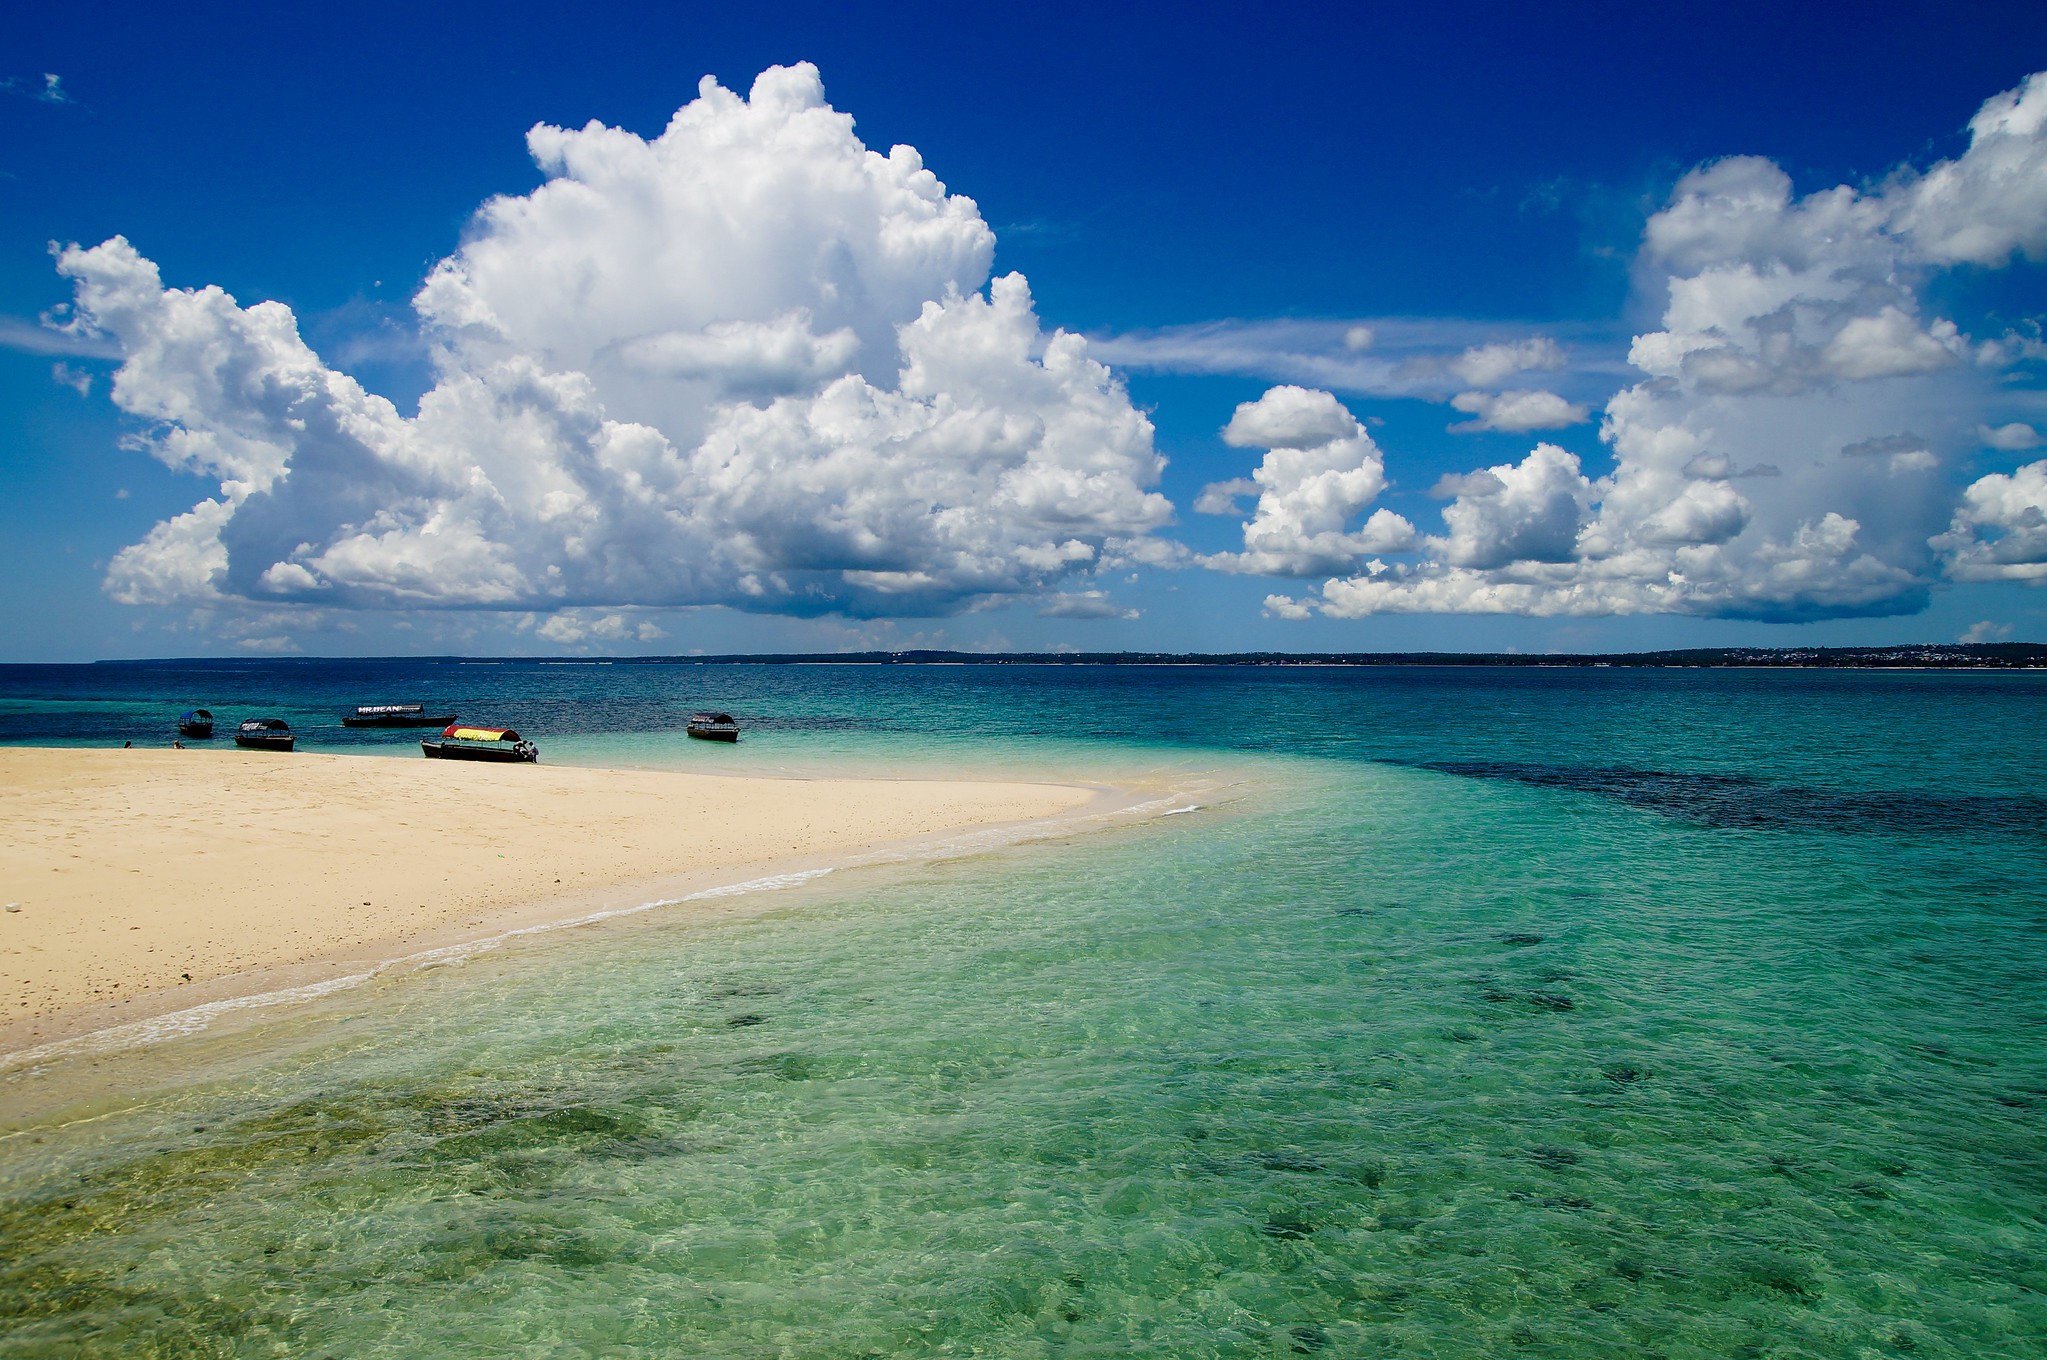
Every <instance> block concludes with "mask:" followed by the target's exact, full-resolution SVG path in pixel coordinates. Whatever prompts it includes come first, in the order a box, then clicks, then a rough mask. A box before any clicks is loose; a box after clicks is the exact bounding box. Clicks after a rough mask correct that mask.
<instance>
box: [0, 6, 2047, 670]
mask: <svg viewBox="0 0 2047 1360" xmlns="http://www.w3.org/2000/svg"><path fill="white" fill-rule="evenodd" d="M1785 10H1786V7H1775V6H1773V7H1765V6H1725V7H1715V9H1714V11H1713V12H1712V13H1711V14H1696V13H1676V12H1672V11H1670V10H1669V9H1668V8H1667V7H1649V6H1642V7H1629V6H1581V7H1575V8H1574V9H1573V10H1572V11H1571V12H1570V13H1568V14H1557V13H1545V12H1541V11H1538V10H1531V9H1529V8H1528V7H1525V6H1506V5H1469V6H1457V7H1430V8H1429V10H1428V12H1427V13H1421V12H1418V11H1405V10H1393V9H1384V10H1370V9H1359V8H1356V7H1344V8H1334V7H1332V8H1329V9H1326V10H1317V9H1309V8H1295V9H1290V10H1271V9H1252V8H1248V7H1245V8H1237V7H1228V8H1225V7H1215V8H1212V9H1209V10H1206V11H1204V10H1200V9H1196V8H1191V7H1186V6H1175V7H1164V6H1158V7H1125V8H1122V9H1119V10H1117V11H1115V12H1114V13H1109V14H1104V13H1099V12H1095V11H1093V10H1090V9H1086V8H1082V7H1074V8H1071V9H1046V10H1033V11H1010V12H987V13H979V12H976V13H967V12H964V11H962V10H961V9H960V8H959V7H955V6H944V7H940V6H926V7H916V6H896V7H892V8H891V9H890V10H889V11H887V12H886V13H878V12H868V13H860V12H854V11H847V10H844V9H843V8H842V7H804V6H800V5H797V6H787V5H785V6H779V7H776V8H774V9H773V10H771V11H760V12H758V13H756V14H741V13H736V12H734V10H733V8H732V7H723V6H721V7H693V6H684V5H671V6H636V7H629V6H606V7H601V8H599V9H598V10H596V11H595V12H593V13H589V14H578V15H574V16H570V15H567V14H565V13H564V12H562V11H560V10H559V9H558V8H554V7H546V8H543V7H530V8H526V9H523V10H522V9H521V8H520V7H517V6H494V7H488V8H486V7H480V6H479V7H469V8H461V7H457V8H450V9H428V8H427V7H407V8H399V7H395V6H376V5H371V6H364V7H358V8H354V9H352V10H350V11H349V13H348V15H347V16H346V18H345V19H344V18H341V17H339V16H336V15H334V14H313V13H305V14H300V13H291V12H285V11H281V10H278V9H276V8H274V7H257V6H233V7H229V6H213V7H207V8H206V9H205V10H204V12H203V13H202V14H200V15H199V16H197V17H193V16H190V15H179V14H165V13H162V12H160V10H159V7H148V8H144V7H139V6H138V7H126V6H92V5H86V6H79V7H73V8H70V9H66V10H64V11H63V12H61V13H58V12H54V11H53V12H50V13H47V14H37V13H23V12H19V11H18V9H17V11H16V12H10V13H9V14H8V15H7V16H6V17H4V18H0V63H4V69H0V80H4V81H5V82H6V88H5V91H4V92H0V466H4V469H5V471H6V474H7V478H8V483H9V485H10V487H11V488H12V490H13V492H14V494H13V495H11V496H9V497H8V498H7V500H6V503H5V506H4V508H0V516H4V517H5V521H4V527H0V568H4V573H0V581H4V584H0V591H4V592H5V593H6V598H4V599H0V608H4V609H5V610H6V613H7V616H8V617H9V618H10V620H11V623H10V626H9V628H8V629H7V630H6V631H5V634H4V635H0V659H5V660H23V661H26V660H77V659H88V658H93V657H103V656H151V655H156V656H161V655H232V654H239V653H247V652H265V651H277V650H290V649H296V650H302V651H305V652H309V653H314V654H344V653H371V654H382V653H405V652H444V651H464V652H553V651H576V650H591V649H594V650H601V651H620V652H685V651H693V650H706V651H725V650H756V649H759V650H785V649H801V650H811V649H820V650H824V649H833V648H839V647H856V646H862V647H864V646H918V645H926V646H960V647H1013V648H1033V649H1035V648H1053V647H1079V648H1082V649H1089V650H1095V649H1119V648H1136V649H1167V650H1235V649H1241V648H1260V649H1264V648H1271V649H1279V650H1288V649H1324V648H1342V649H1347V650H1381V649H1410V648H1436V647H1441V648H1458V649H1495V648H1500V649H1504V648H1515V649H1520V650H1526V651H1541V650H1550V649H1558V648H1563V649H1595V648H1596V649H1615V650H1625V649H1633V648H1642V647H1655V646H1669V645H1723V644H1730V643H1764V644H1773V645H1801V644H1812V643H1849V642H1863V641H1888V640H1894V639H1899V638H1917V639H1932V640H1952V639H1956V638H1960V637H1963V636H1965V635H1967V636H1970V637H1972V638H1978V639H2000V638H2019V639H2040V638H2042V637H2047V592H2043V591H2042V589H2041V588H2040V587H2039V585H2037V584H2033V583H2036V582H2039V581H2041V580H2043V579H2047V569H2043V568H2042V567H2041V565H2040V564H2041V563H2042V562H2043V561H2047V532H2043V531H2042V530H2041V528H2040V526H2041V523H2042V520H2041V515H2042V512H2043V507H2042V505H2041V497H2042V494H2043V491H2047V464H2043V458H2047V455H2043V452H2042V448H2041V445H2040V439H2039V434H2040V432H2042V431H2047V404H2043V401H2042V398H2041V395H2040V393H2041V390H2042V378H2043V376H2047V373H2043V367H2047V365H2043V359H2047V351H2043V350H2042V349H2041V346H2040V332H2039V324H2038V318H2039V317H2041V316H2042V314H2043V313H2047V269H2043V268H2042V265H2041V263H2040V260H2041V259H2042V258H2043V254H2042V252H2043V250H2047V225H2043V224H2047V152H2043V151H2042V149H2041V143H2042V141H2043V139H2047V134H2042V132H2041V130H2040V128H2039V126H2038V123H2039V119H2038V118H2037V116H2036V114H2035V110H2036V109H2037V107H2039V103H2040V101H2047V81H2043V82H2042V83H2041V85H2040V87H2039V89H2038V90H2037V91H2032V92H2031V94H2032V98H2029V93H2028V92H2029V88H2030V87H2028V86H2027V85H2026V81H2027V79H2028V77H2029V76H2031V75H2032V74H2033V73H2034V72H2035V71H2038V70H2041V69H2043V68H2047V12H2043V11H2041V10H2040V8H2039V7H2038V6H2026V5H2017V4H2011V5H2004V4H1993V5H1952V4H1950V5H1942V6H1932V5H1926V6H1917V7H1912V6H1887V7H1885V9H1884V11H1883V14H1882V17H1874V12H1873V11H1871V10H1869V9H1868V8H1867V7H1852V8H1851V7H1847V6H1812V7H1804V8H1799V9H1798V10H1797V11H1796V12H1795V13H1788V12H1785ZM806 62H807V63H811V64H813V65H814V67H815V69H816V74H815V77H811V76H808V75H806V74H804V73H803V72H802V69H801V68H797V64H798V63H806ZM774 67H782V68H785V72H784V75H783V76H781V77H777V78H775V79H772V80H770V81H769V82H767V83H766V84H764V85H762V86H760V87H756V86H755V81H756V77H758V76H760V75H761V73H762V72H764V71H768V70H770V68H774ZM791 69H793V70H795V71H796V74H793V75H791V74H789V71H790V70H791ZM706 75H709V76H713V77H715V78H716V81H717V82H718V84H719V85H720V86H721V87H722V89H723V92H724V93H722V94H720V95H718V96H717V97H715V98H713V97H710V96H701V97H700V92H699V80H700V78H702V77H704V76H706ZM53 76H54V77H55V83H54V84H53V83H52V81H51V77H53ZM750 92H751V99H750V100H749V94H750ZM2001 97H2002V98H2004V99H2006V101H2007V105H2008V107H2006V106H1997V107H1995V108H1993V107H1988V106H1991V105H1996V101H1997V100H1999V99H2000V98H2001ZM692 101H699V103H698V109H699V113H700V115H701V116H700V117H699V118H698V119H697V121H696V122H695V123H692V124H691V125H690V127H689V128H688V129H685V134H686V135H685V134H678V135H677V136H676V137H675V138H674V139H669V140H663V141H662V142H660V143H656V150H655V151H653V152H650V151H649V150H648V147H647V145H646V144H647V143H655V139H658V138H661V137H662V133H663V129H664V127H666V126H667V125H668V123H669V119H670V118H671V116H673V115H675V114H676V111H677V110H678V109H680V108H683V107H684V106H685V105H689V104H691V103H692ZM721 101H722V102H721ZM1998 108H2003V110H2004V111H2003V112H2001V113H2000V112H1998ZM1979 111H1983V112H1982V113H1979ZM837 115H850V117H851V119H852V120H853V122H852V126H851V128H850V130H848V129H846V128H845V127H844V126H843V120H841V121H840V122H836V123H835V122H833V121H832V120H833V119H834V118H836V116H837ZM1972 119H1973V120H1976V123H1975V124H1974V125H1973V126H1972ZM593 120H594V121H595V122H596V123H598V124H601V125H603V126H604V127H607V128H613V129H619V130H620V132H619V133H618V134H615V135H614V134H602V135H600V134H597V133H591V134H587V135H586V134H583V133H575V132H572V133H568V134H563V135H562V136H560V137H557V138H556V139H555V140H554V141H552V142H546V143H545V145H544V146H543V145H542V144H541V143H535V144H534V145H531V146H529V141H528V132H529V129H532V128H534V127H535V125H537V124H545V125H552V126H554V127H557V128H562V129H570V130H575V129H582V128H584V126H585V125H586V124H588V123H591V122H592V121H593ZM806 129H807V131H806ZM622 139H624V140H622ZM897 144H905V145H907V146H911V147H914V148H915V149H916V152H917V153H918V154H919V155H920V156H921V162H922V165H923V167H924V168H925V169H926V170H928V171H929V172H930V173H931V174H934V175H935V176H936V177H937V179H938V180H939V181H942V182H943V188H944V193H943V194H938V193H937V192H936V191H935V190H929V189H920V188H919V187H918V184H919V183H920V181H918V180H917V178H916V175H915V173H914V171H913V169H912V168H910V167H909V166H908V165H907V164H906V163H904V162H901V161H896V162H889V163H885V165H886V166H892V167H893V168H881V169H875V168H873V167H869V168H867V169H862V166H863V165H864V164H865V162H863V161H862V160H861V159H860V148H862V147H864V148H865V149H868V150H872V151H876V152H880V153H883V154H884V155H885V154H886V153H887V152H888V150H889V148H890V147H892V146H894V145H897ZM548 147H552V148H553V151H552V152H551V153H549V154H554V155H555V156H556V157H557V159H556V160H555V162H554V163H553V164H552V166H551V168H549V169H545V170H544V169H543V168H542V167H540V166H538V165H537V164H536V157H535V153H536V150H540V151H545V150H546V149H547V148H548ZM660 147H666V148H667V149H666V150H665V151H662V150H660V149H659V148H660ZM1730 158H1732V159H1730ZM863 176H864V178H863ZM550 180H552V181H553V182H552V183H550ZM543 186H547V188H546V189H545V191H544V192H537V191H542V190H543ZM1837 186H1846V188H1844V189H1839V190H1838V191H1836V190H1837ZM494 195H503V196H507V201H508V202H509V203H510V205H511V207H510V209H509V210H508V212H507V213H506V214H504V215H501V216H500V217H498V218H495V219H489V220H486V219H481V218H478V217H477V216H476V214H477V213H478V210H479V207H480V206H481V205H484V204H485V203H486V202H487V201H488V200H490V199H492V197H493V196H494ZM577 195H580V196H581V197H580V198H577ZM920 195H921V196H920ZM948 196H950V197H948ZM571 200H574V201H571ZM963 200H971V204H968V205H965V206H962V202H963ZM578 202H580V203H581V204H582V206H581V207H578V206H576V203H578ZM522 205H524V206H522ZM650 205H652V206H650ZM905 233H909V236H910V237H914V238H915V241H916V242H917V244H916V245H915V247H914V248H910V247H905V246H903V245H902V242H903V241H904V240H906V239H909V238H908V237H906V236H905ZM116 236H118V237H122V238H125V241H126V242H127V243H128V245H127V246H126V247H122V248H121V249H119V250H114V249H111V248H103V249H101V250H99V251H94V250H93V248H94V247H100V246H101V243H103V242H107V241H109V239H110V238H114V237H116ZM53 242H54V243H56V244H57V245H59V246H60V247H61V246H69V245H72V244H76V245H78V246H80V247H82V248H84V249H83V250H81V251H80V252H78V253H76V254H74V255H73V256H70V257H67V262H65V263H64V272H61V273H60V270H59V264H60V261H58V260H57V259H53V257H52V253H51V249H50V247H51V244H52V243H53ZM906 251H907V253H905V252H906ZM2029 252H2030V253H2029ZM437 264H440V265H441V266H442V271H441V273H440V274H439V275H438V276H437V277H438V278H439V279H440V281H441V287H440V290H439V291H438V292H435V293H433V294H432V296H431V297H428V295H427V294H424V293H422V285H423V284H424V283H425V282H426V281H427V280H428V278H429V275H430V273H432V272H433V271H435V269H436V266H437ZM152 265H153V267H154V270H155V275H154V279H153V280H152V278H151V276H150V275H149V272H148V267H149V266H152ZM1012 271H1015V272H1017V273H1020V274H1021V275H1023V276H1025V277H1026V278H1027V280H1028V295H1027V298H1026V297H1025V295H1024V294H1023V293H1022V292H1021V291H1020V290H1019V289H1017V288H1010V289H1008V290H1007V291H1005V290H1004V289H1003V288H1002V287H1001V286H1000V285H996V284H991V280H994V279H1001V278H1004V277H1005V276H1007V275H1009V274H1010V273H1011V272H1012ZM209 286H212V287H215V288H217V289H220V290H225V294H226V295H229V296H231V297H232V299H233V302H234V304H235V305H233V306H229V305H228V304H227V302H226V300H225V298H223V297H220V296H219V295H210V296H211V298H212V300H211V301H208V297H207V296H202V295H200V294H196V293H193V292H191V291H190V290H202V289H205V288H207V287H209ZM948 290H950V291H948ZM420 298H427V302H426V304H425V305H424V306H423V307H422V306H421V305H419V304H418V302H417V301H416V300H417V299H420ZM181 299H182V300H181ZM607 299H608V300H607ZM259 303H274V304H282V305H283V306H284V307H288V308H289V309H290V310H289V315H288V316H285V315H284V314H283V313H282V312H281V311H279V310H278V309H277V308H274V307H273V308H268V309H262V308H258V309H257V310H255V311H250V310H248V309H250V308H253V307H256V304H259ZM67 307H82V308H83V311H66V310H62V309H64V308H67ZM934 311H935V313H936V315H935V316H934V315H933V312H934ZM920 316H922V317H924V318H926V320H925V321H923V322H921V323H920V322H919V318H920ZM479 317H481V318H484V319H483V320H481V321H479V320H478V318H479ZM280 325H282V327H283V330H282V331H280V330H279V329H278V327H279V326H280ZM60 328H61V329H60ZM1059 331H1064V332H1068V333H1070V334H1072V335H1075V336H1078V337H1081V338H1082V340H1083V341H1084V344H1083V345H1081V346H1080V347H1079V348H1078V349H1076V348H1075V347H1074V346H1072V345H1070V344H1068V345H1066V346H1065V347H1064V348H1062V347H1061V343H1062V342H1057V341H1055V340H1054V338H1053V337H1054V336H1055V334H1056V333H1057V332H1059ZM1636 337H1650V338H1651V339H1650V342H1649V343H1646V344H1645V343H1644V342H1642V341H1638V340H1637V339H1636ZM1658 337H1660V338H1658ZM1005 346H1008V347H1009V348H1008V349H1005V348H1004V347H1005ZM1012 350H1013V351H1014V352H1011V351H1012ZM998 351H999V353H998ZM1631 353H1632V355H1633V358H1634V359H1635V360H1636V361H1637V362H1631ZM919 355H921V356H922V359H921V360H920V361H919V362H917V363H912V359H913V358H915V357H916V356H919ZM124 364H125V365H126V367H125V368H124V367H123V365H124ZM1645 365H1646V366H1645ZM906 366H907V367H908V368H909V369H911V370H913V371H914V373H915V375H916V376H914V377H910V378H906V377H905V376H904V373H905V369H906ZM1102 366H1106V367H1102ZM117 369H121V370H122V371H123V374H124V377H123V386H122V387H121V388H120V389H116V388H115V387H114V385H113V381H112V379H113V375H114V374H115V372H116V370H117ZM230 379H232V381H230ZM236 384H239V386H237V385H236ZM337 393H338V395H337ZM428 394H433V395H432V396H428ZM423 396H428V400H427V402H426V403H425V406H424V407H423V406H422V402H421V399H422V397H423ZM287 408H289V409H287ZM1146 422H1148V424H1147V423H1146ZM327 423H332V424H333V425H334V431H335V432H333V433H331V434H322V433H321V431H323V430H325V429H326V428H327ZM1453 426H1464V427H1466V428H1464V429H1462V430H1453V429H1452V427H1453ZM1545 448H1547V449H1549V450H1553V451H1552V452H1544V451H1542V450H1543V449H1545ZM1254 472H1256V473H1257V474H1258V476H1257V479H1256V480H1252V479H1253V474H1254ZM1261 497H1262V499H1261ZM201 505H206V506H211V507H213V508H212V509H211V510H208V511H206V512H205V513H204V514H202V515H201V516H200V520H193V519H191V518H190V517H191V515H192V513H193V512H194V510H195V507H196V506H201ZM1197 505H1203V506H1206V507H1207V508H1208V509H1209V510H1215V511H1220V512H1223V513H1204V512H1203V511H1202V510H1198V509H1197V508H1196V507H1197ZM1232 510H1234V513H1228V512H1230V511H1232ZM180 517H184V518H180ZM201 521H203V523H202V522H201ZM1247 535H1248V536H1247Z"/></svg>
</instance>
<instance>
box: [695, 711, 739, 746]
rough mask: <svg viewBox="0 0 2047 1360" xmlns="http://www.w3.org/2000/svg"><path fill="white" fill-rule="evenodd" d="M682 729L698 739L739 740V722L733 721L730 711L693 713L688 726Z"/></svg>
mask: <svg viewBox="0 0 2047 1360" xmlns="http://www.w3.org/2000/svg"><path fill="white" fill-rule="evenodd" d="M682 730H683V731H685V732H687V733H688V734H689V735H690V736H692V737H695V738H696V739H697V740H698V741H738V740H739V724H738V723H736V722H734V721H732V715H731V714H730V713H714V712H711V711H709V710H706V711H704V712H702V713H692V714H691V715H690V719H689V724H688V726H686V727H684V728H683V729H682Z"/></svg>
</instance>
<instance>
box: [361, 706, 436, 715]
mask: <svg viewBox="0 0 2047 1360" xmlns="http://www.w3.org/2000/svg"><path fill="white" fill-rule="evenodd" d="M424 712H426V705H425V704H357V705H356V706H355V716H356V717H358V718H377V717H382V716H383V715H384V714H386V713H424Z"/></svg>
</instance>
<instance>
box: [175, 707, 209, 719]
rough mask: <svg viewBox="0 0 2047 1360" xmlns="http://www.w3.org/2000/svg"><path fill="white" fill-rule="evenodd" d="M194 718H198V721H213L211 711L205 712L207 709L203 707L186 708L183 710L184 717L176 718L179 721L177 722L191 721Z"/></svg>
mask: <svg viewBox="0 0 2047 1360" xmlns="http://www.w3.org/2000/svg"><path fill="white" fill-rule="evenodd" d="M194 719H197V720H198V721H200V722H212V721H213V715H212V714H211V713H209V712H207V711H206V710H205V709H203V708H192V709H187V710H186V711H185V716H184V717H182V718H179V719H178V721H179V722H191V721H193V720H194Z"/></svg>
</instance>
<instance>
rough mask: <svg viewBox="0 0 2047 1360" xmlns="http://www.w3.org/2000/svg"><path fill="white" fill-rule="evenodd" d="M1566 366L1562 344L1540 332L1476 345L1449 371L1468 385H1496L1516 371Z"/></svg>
mask: <svg viewBox="0 0 2047 1360" xmlns="http://www.w3.org/2000/svg"><path fill="white" fill-rule="evenodd" d="M1563 366H1564V350H1563V346H1561V345H1559V344H1558V343H1557V342H1556V341H1554V340H1552V339H1550V338H1549V337H1548V336H1543V335H1538V336H1532V337H1530V338H1529V339H1526V340H1514V341H1502V342H1496V343H1494V344H1490V345H1474V346H1473V347H1472V348H1470V349H1467V350H1465V351H1464V353H1462V354H1460V355H1458V356H1457V357H1456V358H1455V359H1453V360H1452V361H1451V362H1450V371H1451V372H1452V373H1454V374H1456V375H1457V379H1458V381H1459V382H1462V383H1464V384H1465V385H1466V386H1467V387H1494V386H1497V385H1498V384H1500V383H1502V382H1504V381H1506V380H1507V379H1508V378H1511V377H1513V376H1514V375H1515V374H1517V373H1526V372H1529V371H1531V370H1534V369H1557V368H1562V367H1563ZM1459 409H1460V410H1461V409H1463V408H1461V407H1460V408H1459Z"/></svg>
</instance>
